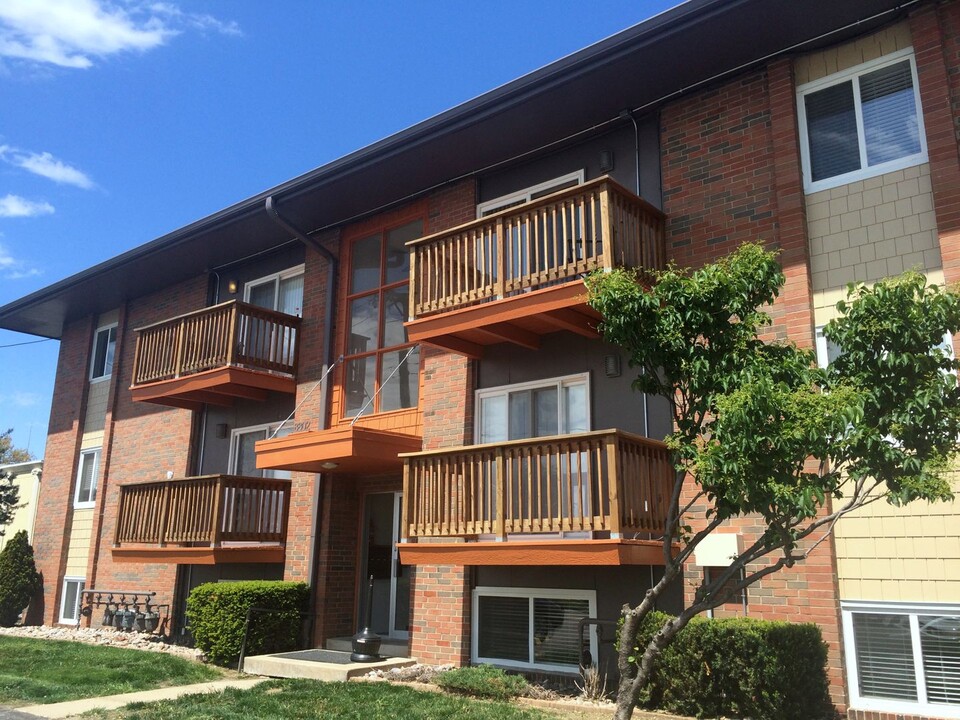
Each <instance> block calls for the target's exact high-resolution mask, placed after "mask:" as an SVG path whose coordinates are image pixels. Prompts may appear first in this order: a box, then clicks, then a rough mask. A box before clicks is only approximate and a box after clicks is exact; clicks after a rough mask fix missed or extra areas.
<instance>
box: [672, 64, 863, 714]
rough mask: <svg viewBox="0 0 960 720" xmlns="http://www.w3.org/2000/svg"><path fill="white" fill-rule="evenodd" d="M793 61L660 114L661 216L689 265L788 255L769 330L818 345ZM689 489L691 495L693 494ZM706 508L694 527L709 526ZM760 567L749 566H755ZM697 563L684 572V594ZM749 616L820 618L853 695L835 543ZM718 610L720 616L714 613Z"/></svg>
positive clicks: (840, 692) (785, 575)
mask: <svg viewBox="0 0 960 720" xmlns="http://www.w3.org/2000/svg"><path fill="white" fill-rule="evenodd" d="M795 91H796V87H795V83H794V79H793V72H792V63H791V61H790V60H789V59H781V60H777V61H775V62H772V63H770V64H769V65H768V66H767V67H765V68H763V69H762V70H759V71H755V72H752V73H749V74H747V75H745V76H742V77H739V78H736V79H734V80H732V81H729V82H726V83H724V84H722V85H720V86H718V87H715V88H712V89H710V90H707V91H704V92H702V93H698V94H696V95H692V96H691V97H689V98H686V99H684V100H681V101H679V102H677V103H674V104H672V105H670V106H668V107H667V108H665V109H664V111H663V113H662V115H661V121H662V126H661V138H662V143H663V160H662V171H663V193H664V211H665V213H666V214H667V248H668V255H669V256H670V257H671V258H673V259H674V260H676V261H677V262H678V263H679V264H681V265H688V266H694V267H696V266H699V265H700V264H703V263H705V262H709V261H712V260H715V259H717V258H719V257H721V256H723V255H725V254H727V253H729V252H731V251H733V250H734V249H735V248H736V247H737V246H738V245H740V244H741V243H743V242H745V241H751V240H759V241H761V242H763V243H764V244H766V245H767V246H768V247H773V248H778V249H779V250H780V253H781V254H780V261H781V263H782V265H783V268H784V273H785V275H786V283H785V286H784V288H783V291H782V293H781V296H780V297H779V298H778V300H777V302H776V304H775V306H774V307H773V308H772V309H771V311H770V314H771V317H772V318H773V321H774V322H773V326H772V328H771V329H770V331H769V333H768V336H769V337H771V338H777V339H787V338H789V339H790V340H793V341H794V342H796V343H797V344H798V345H800V346H804V347H812V346H813V315H812V313H813V310H812V301H811V299H812V294H811V282H810V270H809V257H808V243H807V235H806V217H805V209H804V197H803V188H802V178H801V173H800V155H799V147H798V136H797V120H796V107H795V97H796V95H795ZM692 490H693V488H692V487H691V494H690V497H692ZM705 509H706V508H705V507H703V506H697V507H694V508H693V509H692V511H691V513H690V520H691V524H692V525H693V526H694V527H697V526H702V523H703V513H704V511H705ZM730 527H731V528H735V529H736V530H737V531H739V532H741V533H742V534H743V536H744V540H745V543H750V542H752V541H753V540H754V539H756V538H757V537H758V536H759V535H760V534H761V533H762V532H763V529H764V528H763V526H762V524H761V523H760V522H759V521H757V520H756V519H754V518H745V519H742V520H739V521H736V522H732V523H730ZM762 566H763V564H762V563H761V564H758V565H757V566H756V567H752V568H750V569H751V570H758V569H760V568H761V567H762ZM700 577H701V568H699V567H697V566H696V565H692V564H691V565H690V566H689V567H688V569H687V580H688V582H687V584H686V601H687V602H691V601H692V600H693V589H694V586H695V583H696V582H698V581H699V579H700ZM747 604H748V614H749V615H750V616H752V617H758V618H764V619H770V620H788V621H816V622H817V623H818V624H819V625H820V626H821V628H822V630H823V635H824V639H825V640H826V642H827V643H828V646H829V650H830V657H829V673H830V682H831V691H832V695H833V699H834V701H835V702H836V703H837V704H838V705H840V706H843V705H844V704H845V702H846V697H845V691H844V685H843V670H842V667H843V666H842V651H841V644H840V639H841V638H840V614H839V594H838V589H837V583H836V567H835V562H834V559H833V552H832V542H829V541H828V542H824V543H823V544H822V545H821V546H820V547H819V548H818V549H817V551H816V552H815V553H814V554H812V555H811V557H810V558H808V559H807V560H806V561H805V562H803V563H802V564H800V565H798V566H796V567H794V568H793V569H790V570H784V571H782V572H779V573H776V574H774V575H772V576H770V577H768V578H765V579H764V580H763V581H762V582H760V583H757V584H756V585H753V586H752V587H751V588H749V592H748V603H747ZM716 614H717V615H718V616H719V615H723V614H724V612H722V611H719V610H718V612H717V613H716Z"/></svg>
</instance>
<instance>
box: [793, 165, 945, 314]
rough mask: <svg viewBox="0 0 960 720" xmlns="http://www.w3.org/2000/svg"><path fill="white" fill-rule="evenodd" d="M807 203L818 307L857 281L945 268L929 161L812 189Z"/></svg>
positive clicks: (839, 296)
mask: <svg viewBox="0 0 960 720" xmlns="http://www.w3.org/2000/svg"><path fill="white" fill-rule="evenodd" d="M806 204H807V235H808V237H809V242H810V272H811V276H812V280H813V290H814V306H815V307H817V308H826V307H832V306H833V305H834V304H836V302H837V300H840V299H842V298H843V297H844V296H845V295H846V286H847V284H848V283H851V282H875V281H877V280H880V279H882V278H885V277H890V276H892V275H899V274H900V273H902V272H903V271H904V270H920V271H922V272H926V273H928V274H930V273H931V272H932V271H938V270H939V269H940V268H941V267H942V261H941V258H940V245H939V241H938V239H937V223H936V217H935V215H934V212H933V193H932V190H931V185H930V166H929V164H927V163H923V164H922V165H917V166H915V167H910V168H906V169H904V170H897V171H896V172H891V173H886V174H885V175H880V176H878V177H874V178H869V179H867V180H860V181H857V182H853V183H850V184H849V185H843V186H841V187H837V188H832V189H830V190H821V191H820V192H817V193H812V194H810V195H807V196H806ZM941 280H942V276H941ZM817 324H818V325H819V324H822V322H821V319H820V318H819V317H818V318H817Z"/></svg>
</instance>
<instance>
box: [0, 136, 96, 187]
mask: <svg viewBox="0 0 960 720" xmlns="http://www.w3.org/2000/svg"><path fill="white" fill-rule="evenodd" d="M0 159H2V160H4V161H5V162H7V163H9V164H11V165H13V166H15V167H19V168H23V169H24V170H26V171H27V172H31V173H33V174H34V175H39V176H40V177H45V178H47V179H48V180H53V181H54V182H55V183H62V184H65V185H74V186H76V187H78V188H83V189H84V190H92V189H93V188H94V187H96V185H95V184H94V182H93V180H91V179H90V177H89V176H88V175H87V174H86V173H85V172H83V171H82V170H78V169H77V168H75V167H73V166H72V165H67V163H65V162H63V161H62V160H58V159H57V158H55V157H54V156H53V155H51V154H50V153H48V152H41V153H35V152H25V151H22V150H18V149H16V148H13V147H10V146H9V145H0Z"/></svg>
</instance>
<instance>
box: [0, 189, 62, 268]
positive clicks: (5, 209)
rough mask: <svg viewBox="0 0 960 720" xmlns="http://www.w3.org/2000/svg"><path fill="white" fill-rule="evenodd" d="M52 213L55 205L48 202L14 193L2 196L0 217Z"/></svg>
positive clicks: (0, 199)
mask: <svg viewBox="0 0 960 720" xmlns="http://www.w3.org/2000/svg"><path fill="white" fill-rule="evenodd" d="M52 213H53V205H51V204H50V203H48V202H37V201H34V200H27V199H26V198H23V197H20V196H19V195H12V194H7V195H5V196H4V197H0V218H5V217H7V218H14V217H36V216H37V215H50V214H52ZM0 267H2V265H0Z"/></svg>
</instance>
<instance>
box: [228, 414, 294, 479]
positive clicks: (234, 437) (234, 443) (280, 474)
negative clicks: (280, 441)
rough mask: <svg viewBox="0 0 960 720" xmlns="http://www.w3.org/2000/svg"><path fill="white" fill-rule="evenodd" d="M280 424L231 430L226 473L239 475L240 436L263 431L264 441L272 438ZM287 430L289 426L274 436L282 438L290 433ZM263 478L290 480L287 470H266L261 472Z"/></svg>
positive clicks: (263, 424)
mask: <svg viewBox="0 0 960 720" xmlns="http://www.w3.org/2000/svg"><path fill="white" fill-rule="evenodd" d="M282 424H283V423H279V422H273V423H262V424H260V425H247V426H246V427H238V428H233V429H232V430H231V431H230V453H229V455H228V458H229V459H228V461H227V462H228V468H229V469H228V471H227V472H228V473H229V474H230V475H237V474H239V473H238V471H237V464H238V460H239V457H238V453H239V451H240V440H239V439H240V436H241V435H247V434H249V433H255V432H260V431H265V432H266V439H268V440H269V439H270V438H271V437H273V433H274V432H275V431H276V430H277V428H278V427H280V426H281V425H282ZM289 428H290V425H289V424H288V425H286V426H285V427H284V429H283V430H281V431H280V432H278V433H277V435H276V436H277V437H282V436H284V435H287V434H289V432H290V430H289ZM263 477H265V478H273V479H282V480H289V479H290V471H289V470H272V469H267V470H263Z"/></svg>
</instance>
